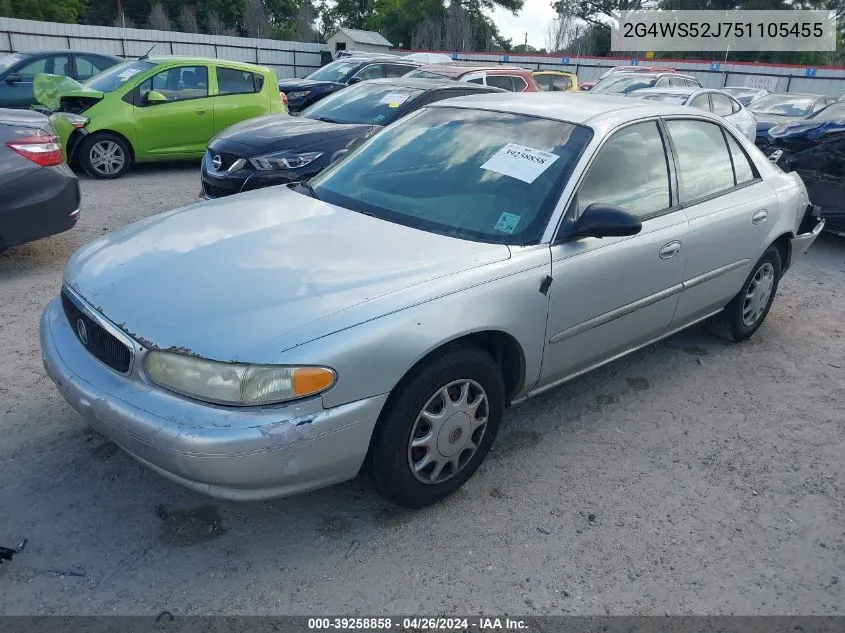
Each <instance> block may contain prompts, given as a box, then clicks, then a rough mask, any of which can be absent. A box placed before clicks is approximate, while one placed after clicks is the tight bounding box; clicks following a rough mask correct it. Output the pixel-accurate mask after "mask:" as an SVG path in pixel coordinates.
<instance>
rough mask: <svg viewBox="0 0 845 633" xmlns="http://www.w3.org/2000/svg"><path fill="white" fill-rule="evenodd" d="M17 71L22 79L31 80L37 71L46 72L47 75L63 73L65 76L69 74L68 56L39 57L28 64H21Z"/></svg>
mask: <svg viewBox="0 0 845 633" xmlns="http://www.w3.org/2000/svg"><path fill="white" fill-rule="evenodd" d="M18 73H19V74H20V76H21V80H22V81H33V80H34V79H35V75H37V74H39V73H47V74H49V75H63V76H65V77H67V76H68V75H69V74H70V58H69V57H68V56H67V55H50V56H49V57H39V58H38V59H34V60H32V61H31V62H29V63H28V64H25V65H24V66H21V68H20V70H18Z"/></svg>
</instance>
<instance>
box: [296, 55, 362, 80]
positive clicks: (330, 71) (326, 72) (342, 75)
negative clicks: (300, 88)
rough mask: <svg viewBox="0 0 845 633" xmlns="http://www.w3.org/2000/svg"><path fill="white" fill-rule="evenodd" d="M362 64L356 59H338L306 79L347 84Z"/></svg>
mask: <svg viewBox="0 0 845 633" xmlns="http://www.w3.org/2000/svg"><path fill="white" fill-rule="evenodd" d="M360 64H361V61H360V60H357V61H356V60H355V59H350V58H346V59H338V60H337V61H333V62H331V63H329V64H326V65H325V66H323V67H322V68H318V69H317V70H315V71H314V72H313V73H311V74H310V75H307V76H306V77H305V78H306V79H312V80H314V81H333V82H335V83H340V84H342V83H346V81H345V80H346V79H347V77H349V75H351V74H352V73H353V71H354V70H355V69H356V68H358V66H359V65H360Z"/></svg>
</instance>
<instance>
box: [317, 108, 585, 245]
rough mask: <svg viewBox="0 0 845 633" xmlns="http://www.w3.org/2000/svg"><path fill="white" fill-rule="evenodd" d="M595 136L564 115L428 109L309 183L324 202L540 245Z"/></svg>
mask: <svg viewBox="0 0 845 633" xmlns="http://www.w3.org/2000/svg"><path fill="white" fill-rule="evenodd" d="M591 138H592V132H591V130H590V129H589V128H586V127H582V126H579V125H574V124H572V123H566V122H563V121H553V120H549V119H543V118H537V117H531V116H525V115H519V114H513V113H505V112H488V111H483V110H471V109H466V108H451V107H445V106H441V107H434V108H425V109H423V110H420V111H418V112H417V113H415V114H413V115H410V116H409V117H407V118H405V119H403V120H402V121H399V122H398V123H396V124H394V125H391V126H390V127H387V128H385V130H384V131H382V132H380V133H378V134H376V135H375V136H373V137H372V138H371V139H370V140H369V141H368V142H367V143H366V144H364V145H363V146H361V147H360V148H359V149H358V150H357V151H354V152H352V153H351V154H350V155H349V156H348V157H347V158H345V159H344V160H342V161H340V162H337V163H335V164H334V165H333V166H332V167H330V168H329V169H328V170H326V171H324V172H323V173H322V174H320V175H319V176H317V177H316V179H314V180H312V181H311V184H312V186H313V188H314V192H315V194H316V195H317V196H319V197H320V198H321V199H322V200H325V201H327V202H329V203H331V204H335V205H338V206H341V207H344V208H347V209H351V210H353V211H357V212H360V213H366V214H369V215H373V216H375V217H377V218H380V219H383V220H385V221H388V222H394V223H396V224H402V225H405V226H410V227H413V228H417V229H420V230H423V231H429V232H432V233H438V234H441V235H448V236H451V237H455V238H460V239H467V240H472V241H479V242H490V243H497V244H528V243H535V242H536V241H537V240H539V238H540V236H541V235H542V232H543V230H544V229H545V227H546V224H547V223H548V220H549V216H550V214H551V211H552V209H554V206H555V203H556V202H557V200H558V198H559V196H560V193H561V189H562V188H563V186H564V184H565V183H566V182H567V180H568V179H569V177H570V175H571V173H572V168H573V167H574V166H575V164H576V163H577V161H578V159H579V158H580V156H581V154H582V152H583V150H584V147H586V145H587V143H589V141H590V139H591ZM432 183H436V186H432Z"/></svg>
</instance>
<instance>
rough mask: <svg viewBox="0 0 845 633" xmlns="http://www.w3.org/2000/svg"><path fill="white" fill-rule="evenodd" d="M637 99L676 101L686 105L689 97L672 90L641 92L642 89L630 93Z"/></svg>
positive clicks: (663, 101) (678, 103) (675, 102)
mask: <svg viewBox="0 0 845 633" xmlns="http://www.w3.org/2000/svg"><path fill="white" fill-rule="evenodd" d="M628 96H629V97H634V98H637V99H648V100H649V101H660V102H661V103H674V104H677V105H684V104H685V103H686V102H687V99H689V95H687V94H677V93H672V92H646V93H643V94H641V93H640V91H636V92H632V93H630V94H629V95H628Z"/></svg>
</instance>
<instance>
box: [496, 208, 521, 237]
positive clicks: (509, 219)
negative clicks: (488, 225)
mask: <svg viewBox="0 0 845 633" xmlns="http://www.w3.org/2000/svg"><path fill="white" fill-rule="evenodd" d="M519 220H520V217H519V216H518V215H514V214H513V213H508V212H507V211H503V212H502V215H500V216H499V221H498V222H496V226H494V227H493V228H494V229H496V230H497V231H501V232H502V233H513V232H514V231H515V230H516V225H517V224H519Z"/></svg>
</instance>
